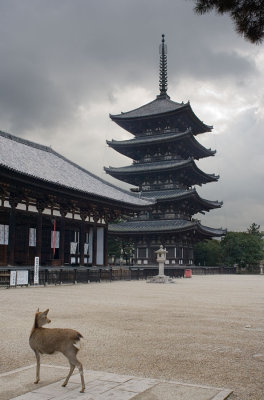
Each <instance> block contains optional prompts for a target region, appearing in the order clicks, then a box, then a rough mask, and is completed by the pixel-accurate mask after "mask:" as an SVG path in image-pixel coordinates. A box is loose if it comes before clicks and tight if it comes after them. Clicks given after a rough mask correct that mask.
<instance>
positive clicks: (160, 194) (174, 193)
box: [141, 189, 196, 199]
mask: <svg viewBox="0 0 264 400" xmlns="http://www.w3.org/2000/svg"><path fill="white" fill-rule="evenodd" d="M194 193H196V190H195V189H191V190H186V189H166V190H150V191H146V192H141V195H142V196H143V197H145V198H156V199H176V198H180V197H185V196H188V195H192V194H194Z"/></svg>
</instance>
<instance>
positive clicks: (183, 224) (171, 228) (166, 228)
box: [109, 219, 226, 237]
mask: <svg viewBox="0 0 264 400" xmlns="http://www.w3.org/2000/svg"><path fill="white" fill-rule="evenodd" d="M191 229H195V230H198V231H199V232H201V233H202V234H204V235H208V236H211V237H214V236H223V235H224V234H225V233H226V231H225V230H223V229H214V228H209V227H207V226H203V225H201V224H200V223H199V222H197V221H187V220H181V219H175V220H155V221H150V220H148V221H140V220H139V221H127V222H121V223H118V224H110V225H109V233H113V234H115V233H116V234H117V233H120V234H140V233H141V232H142V233H151V232H153V233H154V232H181V231H188V230H191Z"/></svg>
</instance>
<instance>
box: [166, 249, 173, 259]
mask: <svg viewBox="0 0 264 400" xmlns="http://www.w3.org/2000/svg"><path fill="white" fill-rule="evenodd" d="M166 249H167V252H168V253H167V258H175V247H167V248H166Z"/></svg>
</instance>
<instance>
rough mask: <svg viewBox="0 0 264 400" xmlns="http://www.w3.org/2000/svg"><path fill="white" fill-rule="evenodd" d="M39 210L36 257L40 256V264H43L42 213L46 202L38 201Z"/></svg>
mask: <svg viewBox="0 0 264 400" xmlns="http://www.w3.org/2000/svg"><path fill="white" fill-rule="evenodd" d="M36 208H37V210H38V216H37V233H36V257H39V265H41V249H42V213H43V211H44V208H45V207H44V204H43V203H42V202H38V201H37V204H36Z"/></svg>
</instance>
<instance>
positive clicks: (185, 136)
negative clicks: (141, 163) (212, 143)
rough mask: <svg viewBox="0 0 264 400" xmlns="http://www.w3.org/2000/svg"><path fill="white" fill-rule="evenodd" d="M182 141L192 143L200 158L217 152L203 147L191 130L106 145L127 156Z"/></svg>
mask: <svg viewBox="0 0 264 400" xmlns="http://www.w3.org/2000/svg"><path fill="white" fill-rule="evenodd" d="M180 140H187V141H189V143H191V145H192V146H194V147H195V149H196V150H198V152H199V153H200V154H199V158H203V157H209V156H213V155H214V154H215V153H216V151H215V150H211V149H207V148H205V147H204V146H203V145H201V144H200V143H199V142H198V141H197V140H196V139H195V137H194V136H193V134H192V131H191V129H187V130H186V131H185V132H180V133H178V132H171V133H163V134H159V135H151V136H141V137H136V138H133V139H128V140H111V141H110V140H107V141H106V143H107V144H108V146H109V147H111V148H113V149H114V150H116V151H118V152H119V153H121V154H124V155H127V153H129V150H130V152H133V151H135V150H136V149H140V148H142V147H145V146H149V145H156V144H160V143H162V144H163V143H166V142H168V143H170V142H177V141H180ZM131 158H133V157H131Z"/></svg>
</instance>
